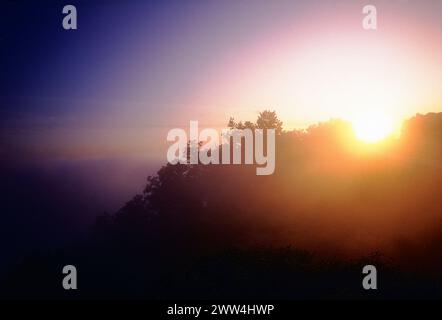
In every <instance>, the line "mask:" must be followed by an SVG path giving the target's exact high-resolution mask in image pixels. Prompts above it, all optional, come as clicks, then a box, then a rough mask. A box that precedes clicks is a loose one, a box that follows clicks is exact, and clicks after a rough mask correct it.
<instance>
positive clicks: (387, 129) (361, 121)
mask: <svg viewBox="0 0 442 320" xmlns="http://www.w3.org/2000/svg"><path fill="white" fill-rule="evenodd" d="M351 123H352V127H353V131H354V133H355V136H356V138H357V139H359V140H361V141H363V142H366V143H376V142H379V141H381V140H383V139H385V138H386V137H387V136H389V135H391V134H393V132H394V130H395V128H394V123H393V121H392V120H391V118H390V117H388V116H387V115H386V114H383V113H380V112H364V113H361V114H358V115H357V116H355V117H353V118H352V119H351Z"/></svg>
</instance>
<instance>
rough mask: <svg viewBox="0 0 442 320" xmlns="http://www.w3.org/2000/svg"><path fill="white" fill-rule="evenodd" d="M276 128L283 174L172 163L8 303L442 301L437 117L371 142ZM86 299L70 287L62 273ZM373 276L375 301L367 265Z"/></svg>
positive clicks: (10, 280)
mask: <svg viewBox="0 0 442 320" xmlns="http://www.w3.org/2000/svg"><path fill="white" fill-rule="evenodd" d="M229 125H230V126H231V127H236V128H244V127H249V128H251V129H253V128H256V127H259V128H264V129H265V128H275V127H276V128H277V138H276V169H275V174H273V175H271V176H256V174H255V167H254V166H238V165H236V166H235V165H218V166H215V165H213V166H212V165H208V166H203V165H189V164H180V165H174V166H173V165H166V166H164V167H162V168H161V169H160V170H159V171H158V173H157V175H155V176H153V177H149V178H148V182H147V185H146V187H145V189H144V190H143V192H142V193H141V194H139V195H136V196H135V197H134V198H133V199H132V200H130V201H129V202H127V203H126V204H125V205H124V206H123V207H122V208H121V209H120V210H119V211H118V212H116V213H114V214H103V215H101V216H100V217H99V218H98V219H97V220H96V222H95V224H94V227H93V230H92V231H91V235H90V237H89V238H88V240H86V241H84V242H82V243H78V244H77V245H72V246H70V247H66V248H64V249H62V250H56V251H53V252H40V253H34V254H30V255H28V256H26V257H25V259H24V260H23V261H22V262H21V263H20V264H19V265H17V266H15V267H14V268H13V269H12V270H11V271H10V272H9V273H8V275H7V277H6V278H5V279H3V281H2V285H1V291H2V296H4V297H7V298H16V297H18V298H151V299H162V298H203V299H204V298H281V299H291V298H332V299H339V298H441V297H442V256H441V254H440V246H441V244H442V200H441V190H442V114H441V113H439V114H427V115H417V116H416V117H414V118H412V119H410V120H408V121H406V122H405V123H404V125H403V129H402V135H401V136H400V138H398V139H396V138H389V139H386V140H385V141H383V142H382V143H380V144H379V145H377V146H376V147H374V146H363V145H361V143H360V142H358V141H356V140H355V139H353V138H351V137H352V132H351V127H350V125H349V124H348V123H346V122H344V121H341V120H331V121H329V122H326V123H320V124H318V125H315V126H312V127H310V128H308V129H307V130H302V131H301V130H293V131H283V130H282V123H280V122H279V120H278V119H277V117H276V115H275V114H274V113H272V112H264V113H261V115H260V117H259V119H258V121H257V122H256V123H251V122H246V123H236V122H235V121H234V120H231V121H230V123H229ZM68 264H70V265H74V266H76V268H77V270H78V288H79V289H78V290H76V291H73V290H70V291H65V290H63V288H62V286H61V281H62V278H63V274H62V273H61V270H62V268H63V266H64V265H68ZM366 264H372V265H375V266H376V267H377V269H378V287H379V289H378V290H377V291H365V290H363V289H362V279H363V274H362V267H363V266H364V265H366Z"/></svg>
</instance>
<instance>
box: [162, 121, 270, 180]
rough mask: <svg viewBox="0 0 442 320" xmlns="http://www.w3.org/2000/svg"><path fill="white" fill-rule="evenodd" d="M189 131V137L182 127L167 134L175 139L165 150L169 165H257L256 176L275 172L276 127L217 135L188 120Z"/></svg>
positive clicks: (169, 139) (224, 132)
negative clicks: (199, 127)
mask: <svg viewBox="0 0 442 320" xmlns="http://www.w3.org/2000/svg"><path fill="white" fill-rule="evenodd" d="M189 130H190V132H189V139H188V137H187V133H186V131H185V130H184V129H181V128H174V129H171V130H170V131H169V133H168V134H167V141H168V142H171V141H172V142H174V143H173V144H172V145H171V146H169V149H168V150H167V161H168V162H169V163H170V164H177V163H181V164H186V163H189V164H203V165H207V164H247V165H257V168H256V174H257V175H270V174H273V172H274V171H275V129H253V130H252V129H248V128H246V129H232V128H228V129H222V130H221V134H219V133H218V131H217V130H215V129H212V128H207V129H203V130H201V132H199V130H198V121H190V123H189ZM264 145H265V149H264ZM242 158H244V161H242Z"/></svg>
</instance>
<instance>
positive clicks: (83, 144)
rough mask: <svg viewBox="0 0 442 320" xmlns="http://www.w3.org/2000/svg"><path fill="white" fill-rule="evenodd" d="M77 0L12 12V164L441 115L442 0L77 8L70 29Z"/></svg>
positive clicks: (8, 125)
mask: <svg viewBox="0 0 442 320" xmlns="http://www.w3.org/2000/svg"><path fill="white" fill-rule="evenodd" d="M65 4H67V3H65V2H64V1H41V2H38V3H34V2H31V1H9V2H6V3H4V4H2V12H1V13H0V15H1V18H0V27H1V29H0V41H1V43H2V44H1V49H0V50H1V51H0V54H1V56H0V69H1V73H0V85H1V86H0V130H1V131H0V145H1V146H2V147H1V150H0V156H1V157H2V160H3V161H5V159H6V158H8V157H9V158H11V159H13V161H16V158H20V159H22V160H23V159H27V160H29V159H39V161H59V160H60V161H64V160H69V161H72V160H82V159H89V158H118V157H132V156H133V157H140V156H141V157H145V158H146V159H148V161H159V162H161V161H163V160H164V162H165V161H166V148H167V142H166V136H167V132H168V131H169V130H170V129H172V128H176V127H182V128H188V125H189V121H190V120H198V121H199V123H200V126H201V127H215V128H220V127H224V126H225V125H226V124H227V121H228V119H229V117H230V116H234V117H235V118H236V119H238V120H252V121H253V120H255V119H256V116H257V114H258V112H259V111H262V110H264V109H271V110H276V111H277V114H278V115H279V117H280V118H281V119H282V121H283V122H284V127H285V128H286V129H291V128H303V127H306V126H308V125H310V124H314V123H316V122H318V121H326V120H328V119H330V118H351V117H354V116H358V115H360V114H364V112H365V111H366V110H372V109H375V110H378V111H380V112H381V113H382V114H386V115H388V116H391V117H393V118H394V119H395V121H398V122H399V121H401V120H402V119H405V118H407V117H410V116H413V115H414V114H416V113H426V112H431V111H432V112H438V111H442V94H441V92H442V90H441V89H442V59H441V57H442V1H369V2H367V1H302V2H301V1H280V0H278V1H261V0H247V1H233V0H232V1H230V0H223V1H194V0H191V1H157V2H147V1H135V0H131V1H110V0H109V1H104V0H97V1H70V2H69V4H73V5H75V6H76V7H77V10H78V30H70V31H66V30H64V29H63V28H62V19H63V15H62V8H63V6H64V5H65ZM365 4H373V5H375V6H376V8H377V14H378V18H377V20H378V29H377V30H369V31H368V30H364V29H362V24H361V22H362V19H363V14H362V7H363V6H364V5H365ZM11 161H12V160H11Z"/></svg>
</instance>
